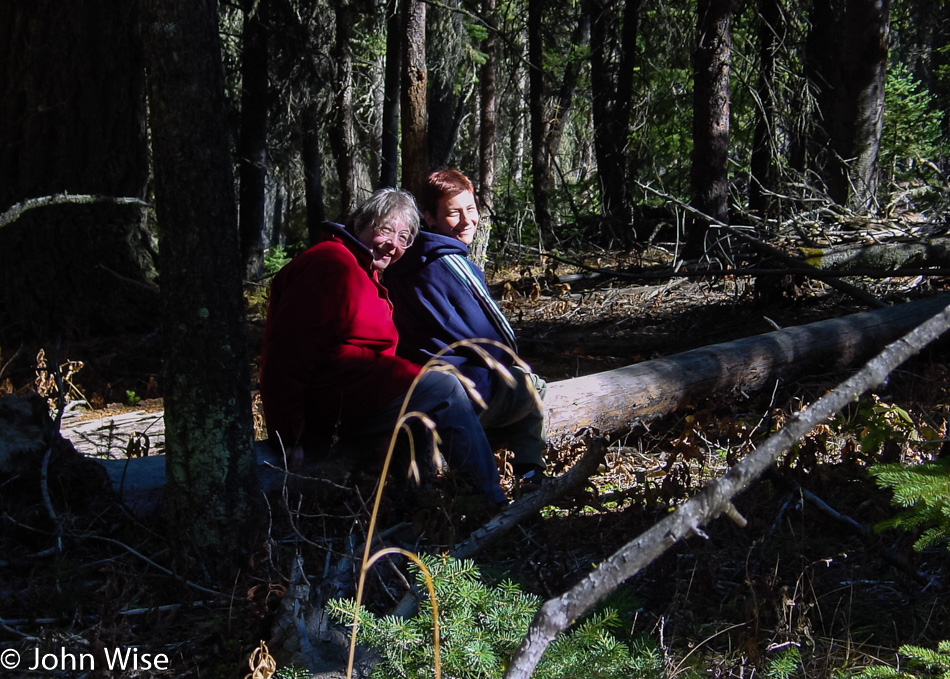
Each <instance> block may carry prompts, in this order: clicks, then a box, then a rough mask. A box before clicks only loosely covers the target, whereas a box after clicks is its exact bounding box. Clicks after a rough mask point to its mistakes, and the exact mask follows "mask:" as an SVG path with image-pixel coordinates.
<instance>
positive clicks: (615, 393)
mask: <svg viewBox="0 0 950 679" xmlns="http://www.w3.org/2000/svg"><path fill="white" fill-rule="evenodd" d="M948 304H950V296H947V295H940V296H938V297H932V298H928V299H924V300H921V301H917V302H910V303H907V304H900V305H896V306H893V307H888V308H885V309H880V310H875V311H868V312H864V313H858V314H852V315H850V316H845V317H843V318H834V319H830V320H827V321H818V322H816V323H809V324H807V325H801V326H796V327H792V328H785V329H783V330H777V331H774V332H770V333H766V334H763V335H756V336H754V337H748V338H745V339H741V340H735V341H733V342H726V343H723V344H716V345H713V346H709V347H703V348H700V349H694V350H692V351H687V352H684V353H681V354H676V355H674V356H669V357H667V358H660V359H656V360H652V361H644V362H643V363H637V364H635V365H630V366H627V367H624V368H618V369H616V370H609V371H607V372H601V373H596V374H593V375H587V376H585V377H576V378H574V379H570V380H563V381H561V382H552V383H551V384H549V385H548V392H547V395H546V396H545V399H544V405H545V408H546V410H547V416H548V438H549V439H550V440H552V441H554V442H557V440H558V439H559V438H563V437H565V436H570V435H572V434H574V433H575V432H577V431H578V430H580V429H584V428H594V429H597V430H600V431H601V432H604V433H611V432H617V431H620V430H625V429H628V428H630V427H631V425H633V424H634V423H637V422H648V421H650V420H654V419H657V418H659V417H662V416H664V415H668V414H670V413H672V412H675V411H676V410H678V409H680V408H682V407H683V406H685V405H687V404H688V403H690V402H696V401H698V400H701V399H704V398H708V397H710V396H713V395H715V394H720V393H728V392H744V393H751V392H754V391H756V390H759V389H763V388H770V387H771V386H773V385H774V384H775V382H776V380H792V379H796V378H799V377H802V376H804V375H806V374H817V373H819V372H823V371H829V370H840V369H844V368H849V367H856V366H859V365H860V364H861V362H863V361H864V360H866V359H868V358H870V357H871V356H872V355H873V354H874V352H875V351H878V350H880V348H881V347H883V346H884V345H885V344H887V343H888V342H891V341H893V340H895V339H897V338H898V337H900V336H901V335H903V334H905V333H906V332H908V331H909V330H911V329H913V328H914V327H916V326H917V325H919V324H920V323H922V322H923V321H925V320H927V319H928V318H930V317H931V316H933V315H934V314H936V313H938V312H939V311H940V310H942V309H943V308H944V307H945V306H947V305H948Z"/></svg>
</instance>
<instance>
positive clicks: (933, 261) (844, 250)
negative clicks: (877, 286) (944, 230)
mask: <svg viewBox="0 0 950 679" xmlns="http://www.w3.org/2000/svg"><path fill="white" fill-rule="evenodd" d="M796 254H797V255H798V256H800V257H801V258H802V259H803V260H804V262H805V263H806V264H808V265H810V266H813V267H815V268H816V269H822V270H824V269H837V270H840V271H842V272H846V271H849V270H852V269H882V270H885V271H886V270H890V269H902V268H909V267H933V266H941V267H946V266H950V238H928V239H923V240H919V241H891V242H888V243H872V244H867V245H849V246H843V247H835V248H805V247H802V248H798V249H797V251H796Z"/></svg>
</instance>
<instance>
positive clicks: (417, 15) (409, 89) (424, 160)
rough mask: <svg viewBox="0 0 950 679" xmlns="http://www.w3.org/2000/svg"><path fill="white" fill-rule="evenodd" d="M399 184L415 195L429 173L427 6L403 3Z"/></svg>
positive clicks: (416, 0) (412, 0) (417, 0)
mask: <svg viewBox="0 0 950 679" xmlns="http://www.w3.org/2000/svg"><path fill="white" fill-rule="evenodd" d="M402 3H403V6H402V25H403V35H404V36H405V42H404V45H405V52H404V53H403V63H402V111H401V127H402V185H403V187H404V188H406V189H407V190H408V191H411V192H413V193H415V192H416V191H418V190H419V188H420V187H421V186H422V184H423V182H425V178H426V176H427V175H428V173H429V150H428V141H427V136H426V135H427V123H426V38H425V36H426V5H425V2H423V1H422V0H402Z"/></svg>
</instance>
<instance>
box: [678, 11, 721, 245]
mask: <svg viewBox="0 0 950 679" xmlns="http://www.w3.org/2000/svg"><path fill="white" fill-rule="evenodd" d="M697 8H698V32H699V42H698V45H697V47H696V52H695V54H694V58H693V71H694V82H693V158H692V163H693V164H692V169H691V173H690V174H691V184H692V192H693V200H692V206H693V207H694V208H695V209H696V210H698V211H699V212H700V213H702V214H703V215H708V216H709V217H711V218H712V219H713V220H714V221H717V222H720V223H723V224H728V223H729V168H728V162H729V105H730V99H729V73H730V69H731V59H732V2H731V0H698V3H697ZM708 228H709V223H708V221H707V220H705V219H703V218H702V217H694V218H693V220H692V224H691V225H690V230H689V232H688V233H687V234H686V245H687V250H686V252H687V255H688V256H690V257H699V256H701V255H702V254H703V253H704V252H705V251H706V231H707V230H708Z"/></svg>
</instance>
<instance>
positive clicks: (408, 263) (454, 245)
mask: <svg viewBox="0 0 950 679" xmlns="http://www.w3.org/2000/svg"><path fill="white" fill-rule="evenodd" d="M446 255H462V257H468V246H467V245H465V243H463V242H462V241H460V240H459V239H458V238H453V237H452V236H443V235H442V234H441V233H433V232H432V231H420V232H419V233H418V234H417V235H416V240H415V242H414V243H413V244H412V246H411V247H409V248H407V249H406V251H405V252H404V253H403V255H402V257H400V258H399V259H397V260H396V261H395V262H393V263H392V264H390V265H389V267H388V270H390V271H392V270H395V271H396V274H397V275H400V274H406V273H408V272H410V271H416V270H418V269H421V268H422V267H424V266H425V265H426V264H429V263H431V262H433V261H435V260H437V259H439V258H440V257H445V256H446Z"/></svg>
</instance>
